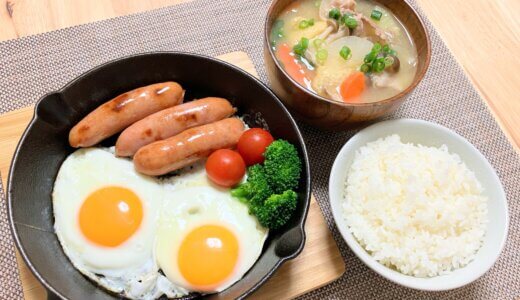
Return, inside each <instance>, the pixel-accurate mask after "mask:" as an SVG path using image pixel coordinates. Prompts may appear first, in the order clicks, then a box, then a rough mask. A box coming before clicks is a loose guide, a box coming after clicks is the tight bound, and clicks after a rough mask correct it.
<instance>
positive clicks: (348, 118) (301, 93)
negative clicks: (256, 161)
mask: <svg viewBox="0 0 520 300" xmlns="http://www.w3.org/2000/svg"><path fill="white" fill-rule="evenodd" d="M294 1H298V0H274V1H273V2H272V4H271V7H270V8H269V11H268V12H267V17H266V21H265V28H264V31H265V32H264V58H265V63H266V66H267V74H268V77H269V80H270V82H271V87H272V89H273V90H274V91H275V93H276V94H277V95H278V97H280V98H281V99H282V101H283V102H284V103H285V104H286V105H287V106H288V107H289V110H290V111H291V112H292V113H294V114H295V116H296V117H297V118H298V119H301V120H303V121H304V122H306V123H309V124H311V125H315V126H318V127H321V128H324V129H329V130H342V129H347V128H353V127H356V126H359V125H360V124H362V123H363V122H367V121H372V120H376V119H378V118H381V117H384V116H387V115H389V114H391V113H392V112H394V111H395V110H396V109H397V108H398V107H399V106H400V105H401V104H402V103H403V102H404V101H405V100H406V98H408V96H409V95H410V94H411V92H412V91H413V90H414V89H415V87H416V86H417V84H419V82H420V81H421V80H422V78H423V77H424V74H425V73H426V70H427V69H428V66H429V65H430V57H431V47H430V38H429V37H428V31H427V30H426V27H425V26H424V23H423V22H422V20H421V18H420V17H419V14H418V13H417V12H416V11H415V9H413V7H412V6H410V4H409V3H408V2H407V1H405V0H377V2H379V3H381V4H383V5H384V6H386V7H387V8H388V9H390V10H391V11H392V13H394V14H395V15H396V16H397V18H399V20H400V21H401V22H403V24H404V26H405V27H406V29H407V30H408V32H409V33H410V35H411V37H412V40H413V42H414V44H415V46H416V47H417V57H418V62H417V73H416V74H415V78H414V80H413V82H412V84H411V85H410V86H408V88H406V89H405V90H404V91H402V92H401V93H399V94H397V95H395V96H393V97H391V98H387V99H383V100H380V101H378V102H372V103H343V102H338V101H335V100H332V99H328V98H325V97H322V96H320V95H318V94H316V93H314V92H312V91H310V90H308V89H306V88H305V87H303V86H301V85H300V84H298V83H297V82H296V81H295V80H293V79H292V78H291V77H290V76H289V75H288V74H287V73H286V72H285V70H284V69H283V68H282V66H281V65H280V63H279V62H278V60H277V59H276V58H275V56H274V53H273V51H272V48H271V45H270V42H269V33H270V32H271V28H272V25H273V23H274V21H275V20H276V19H277V17H278V16H279V14H280V13H281V12H282V11H283V9H284V8H285V7H287V5H289V4H290V3H292V2H294Z"/></svg>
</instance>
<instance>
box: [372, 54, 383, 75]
mask: <svg viewBox="0 0 520 300" xmlns="http://www.w3.org/2000/svg"><path fill="white" fill-rule="evenodd" d="M384 69H385V59H384V58H383V57H380V58H377V59H376V60H374V61H373V62H372V70H373V71H374V72H376V73H380V72H383V70H384Z"/></svg>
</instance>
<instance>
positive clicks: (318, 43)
mask: <svg viewBox="0 0 520 300" xmlns="http://www.w3.org/2000/svg"><path fill="white" fill-rule="evenodd" d="M312 44H313V45H314V47H315V48H316V49H319V48H320V47H321V45H323V40H322V39H314V41H312Z"/></svg>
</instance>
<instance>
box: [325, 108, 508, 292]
mask: <svg viewBox="0 0 520 300" xmlns="http://www.w3.org/2000/svg"><path fill="white" fill-rule="evenodd" d="M397 122H400V123H404V124H401V125H406V126H414V125H426V126H429V127H430V128H431V130H435V131H440V132H442V134H444V135H450V136H452V137H454V138H456V139H457V140H458V142H460V143H462V144H463V145H464V147H468V148H469V149H470V150H471V151H472V152H474V153H475V154H476V155H477V156H478V157H479V161H480V162H481V163H483V164H484V165H485V168H486V170H487V171H486V172H489V174H490V175H491V176H492V177H493V178H494V180H495V181H496V182H498V183H499V185H498V186H497V187H496V189H497V191H498V192H499V194H500V199H498V200H500V201H501V202H502V204H503V207H504V211H503V213H504V215H505V223H504V224H505V225H504V227H503V234H502V236H501V241H500V245H499V247H498V248H497V250H498V251H496V252H495V253H493V255H492V256H487V258H488V259H487V260H486V261H485V262H487V263H485V262H484V263H482V267H480V268H479V270H478V272H475V273H473V274H472V275H471V276H469V277H467V278H465V279H464V280H462V281H460V282H459V283H455V284H451V285H450V284H448V285H445V286H444V287H441V288H438V287H436V286H431V285H428V284H426V283H416V282H411V281H410V280H408V278H419V277H413V276H410V275H405V274H402V273H400V272H398V271H395V270H392V269H390V268H388V267H387V266H385V265H383V264H381V263H380V262H378V261H376V260H375V259H374V258H373V257H372V256H371V255H370V254H368V252H366V250H365V249H364V248H363V247H362V246H361V245H360V244H359V242H358V241H357V239H356V238H355V237H354V236H353V234H352V233H351V232H350V230H349V228H347V227H346V226H345V227H342V226H341V224H340V221H339V219H340V218H343V213H342V211H341V209H337V208H336V206H335V205H333V203H338V204H339V205H341V201H342V200H343V198H342V196H339V195H337V193H334V192H332V191H333V190H334V188H335V186H334V183H335V182H337V181H339V180H340V179H341V178H340V177H341V176H342V175H341V174H344V172H342V171H344V170H345V166H344V165H343V162H342V160H343V159H344V156H345V155H346V153H348V152H351V151H357V149H359V148H356V149H349V148H350V146H351V145H352V144H353V143H354V142H355V141H356V140H357V139H359V138H360V134H363V133H365V132H367V131H374V130H377V129H378V128H381V127H385V126H387V125H388V124H391V123H397ZM349 168H350V166H349ZM328 188H329V204H330V206H331V211H332V215H333V219H334V223H335V225H336V227H337V229H338V231H339V232H340V235H341V237H342V239H343V240H344V241H345V242H346V243H347V245H348V246H349V248H350V249H351V250H352V252H354V254H355V255H356V256H357V257H358V258H359V259H360V260H361V261H362V262H363V263H364V264H365V265H367V266H368V267H369V268H370V269H372V271H375V272H376V273H377V274H379V275H381V276H383V277H384V278H386V279H388V280H390V281H392V282H394V283H397V284H400V285H402V286H405V287H408V288H413V289H416V290H423V291H447V290H452V289H456V288H459V287H462V286H465V285H467V284H469V283H471V282H473V281H475V280H477V279H478V278H480V277H481V276H483V275H484V274H485V273H486V272H487V271H489V269H491V267H492V266H493V265H494V264H495V263H496V261H497V260H498V258H499V257H500V254H501V253H502V251H503V250H504V247H505V244H506V241H507V236H508V231H509V208H508V203H507V196H506V193H505V191H504V187H503V185H502V182H501V181H500V178H499V177H498V175H497V173H496V170H495V169H494V168H493V166H492V165H491V163H490V162H489V161H488V160H487V159H486V157H485V156H484V155H483V154H482V153H481V152H480V151H479V150H478V149H477V148H476V147H475V146H473V144H471V143H470V142H469V141H468V140H467V139H465V138H464V137H463V136H461V135H459V134H457V133H456V132H455V131H453V130H451V129H449V128H447V127H444V126H442V125H439V124H437V123H433V122H429V121H425V120H420V119H411V118H402V119H393V120H387V121H382V122H379V123H376V124H373V125H371V126H368V127H366V128H364V129H362V130H361V131H359V132H358V133H356V134H355V135H354V136H353V137H352V138H350V139H349V140H348V141H347V142H346V143H345V144H344V145H343V146H342V148H341V150H340V152H339V153H338V155H337V156H336V158H335V159H334V164H333V166H332V169H331V172H330V176H329V186H328ZM486 234H487V233H486ZM480 249H481V248H479V250H480ZM473 261H474V260H472V261H471V262H473ZM471 262H470V263H471ZM464 268H465V266H464V267H462V268H459V269H457V270H460V269H464ZM396 273H397V274H399V275H403V276H398V275H397V274H396ZM451 274H453V273H451ZM449 275H450V274H447V275H446V276H449ZM439 276H444V275H439ZM437 277H438V276H435V277H431V278H437ZM421 279H425V280H428V279H429V278H428V277H427V278H421Z"/></svg>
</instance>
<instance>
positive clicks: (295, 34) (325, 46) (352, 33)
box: [270, 0, 417, 103]
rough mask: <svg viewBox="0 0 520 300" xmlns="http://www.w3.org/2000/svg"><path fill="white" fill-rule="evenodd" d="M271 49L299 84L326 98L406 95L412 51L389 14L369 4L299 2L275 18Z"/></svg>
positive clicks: (413, 62) (412, 72)
mask: <svg viewBox="0 0 520 300" xmlns="http://www.w3.org/2000/svg"><path fill="white" fill-rule="evenodd" d="M270 40H271V46H272V48H273V50H274V53H275V56H276V58H277V60H278V61H279V62H280V63H281V65H282V66H283V68H284V69H285V71H286V72H287V73H288V74H289V76H291V77H292V78H293V79H294V80H295V81H297V82H298V83H299V84H301V85H303V86H304V87H306V88H307V89H309V90H311V91H313V92H315V93H317V94H319V95H321V96H323V97H326V98H329V99H333V100H336V101H342V102H348V103H363V102H365V103H367V102H376V101H380V100H383V99H387V98H390V97H392V96H395V95H397V94H399V93H400V92H401V91H403V90H405V89H406V88H407V87H408V86H409V85H411V84H412V81H413V79H414V77H415V73H416V72H417V50H416V47H415V45H414V44H413V41H412V39H411V37H410V35H409V33H408V31H407V29H406V28H405V27H404V26H403V24H402V23H401V22H400V21H399V20H398V19H397V18H396V16H395V15H393V14H392V12H391V11H390V10H389V9H387V8H385V7H384V6H382V5H380V4H378V3H377V2H374V1H371V0H358V1H354V0H321V1H320V0H301V1H295V2H292V3H291V4H290V5H289V6H288V7H286V8H285V9H284V11H283V12H282V13H281V14H280V16H278V19H277V20H276V21H275V23H274V24H273V27H272V32H271V35H270Z"/></svg>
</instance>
